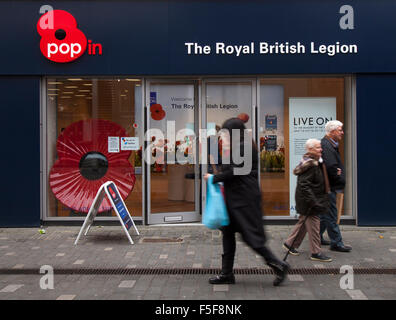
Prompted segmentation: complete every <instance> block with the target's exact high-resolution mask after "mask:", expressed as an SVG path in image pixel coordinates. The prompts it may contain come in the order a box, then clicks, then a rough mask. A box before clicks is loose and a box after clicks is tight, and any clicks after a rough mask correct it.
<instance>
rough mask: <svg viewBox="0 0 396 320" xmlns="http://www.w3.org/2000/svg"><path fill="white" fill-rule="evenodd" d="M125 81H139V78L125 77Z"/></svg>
mask: <svg viewBox="0 0 396 320" xmlns="http://www.w3.org/2000/svg"><path fill="white" fill-rule="evenodd" d="M125 80H126V81H140V79H125Z"/></svg>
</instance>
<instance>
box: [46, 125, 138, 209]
mask: <svg viewBox="0 0 396 320" xmlns="http://www.w3.org/2000/svg"><path fill="white" fill-rule="evenodd" d="M127 136H128V135H127V133H126V131H125V129H124V128H123V127H121V126H120V125H118V124H117V123H114V122H111V121H107V120H101V119H89V120H82V121H78V122H75V123H72V124H71V125H70V126H68V127H67V128H66V129H65V130H64V131H63V132H62V133H61V134H60V135H59V137H58V140H57V143H56V149H57V152H58V160H57V161H56V162H55V164H54V166H53V167H52V169H51V171H50V177H49V184H50V186H51V189H52V191H53V193H54V195H55V197H56V198H57V199H58V200H59V201H60V202H62V203H63V204H64V205H65V206H67V207H69V208H71V209H73V210H75V211H79V212H88V211H89V208H90V206H91V204H92V202H93V200H94V198H95V196H96V193H97V192H98V190H99V188H100V186H101V185H102V184H103V183H105V182H107V181H113V182H114V183H115V184H116V186H117V188H118V190H119V191H120V194H121V197H122V198H123V199H124V200H125V199H126V198H127V197H128V195H129V194H130V192H131V191H132V189H133V186H134V185H135V180H136V178H135V173H134V169H133V167H132V166H131V164H130V163H129V161H128V158H129V156H130V155H131V151H121V150H119V152H109V146H108V143H109V139H108V137H127ZM110 208H111V204H110V203H109V201H108V200H107V199H105V200H104V201H103V202H102V205H101V206H100V208H99V210H98V211H99V212H102V211H107V210H109V209H110Z"/></svg>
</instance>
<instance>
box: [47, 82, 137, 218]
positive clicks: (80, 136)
mask: <svg viewBox="0 0 396 320" xmlns="http://www.w3.org/2000/svg"><path fill="white" fill-rule="evenodd" d="M46 88H47V93H46V99H47V108H46V113H45V114H46V129H47V135H46V136H47V138H46V139H47V143H46V146H47V177H48V180H47V183H48V184H47V190H48V191H47V217H84V216H85V215H86V213H87V211H88V210H89V206H90V205H91V203H90V201H91V200H92V193H95V194H96V191H97V189H98V188H99V187H100V185H101V183H102V182H104V181H103V179H111V180H115V181H114V182H116V184H117V186H118V187H119V189H120V192H121V194H124V195H127V197H126V199H125V203H126V205H127V207H128V210H129V211H130V213H131V215H132V216H142V177H141V166H142V160H141V154H142V152H141V145H142V136H141V129H142V123H141V118H142V88H141V81H140V80H139V79H92V78H91V79H82V78H53V79H47V81H46ZM125 138H126V139H125ZM100 211H101V212H100V213H99V214H98V217H100V216H115V213H114V212H113V211H112V209H111V207H110V205H109V203H107V202H106V201H105V202H104V203H103V205H102V207H101V208H100Z"/></svg>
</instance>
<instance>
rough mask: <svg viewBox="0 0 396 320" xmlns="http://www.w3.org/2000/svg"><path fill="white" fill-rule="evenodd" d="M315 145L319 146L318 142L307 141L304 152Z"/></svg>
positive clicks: (316, 140)
mask: <svg viewBox="0 0 396 320" xmlns="http://www.w3.org/2000/svg"><path fill="white" fill-rule="evenodd" d="M317 143H319V144H320V140H318V139H308V140H307V141H305V150H307V151H309V149H312V148H313V147H314V146H315V145H316V144H317Z"/></svg>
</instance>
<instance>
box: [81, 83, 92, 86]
mask: <svg viewBox="0 0 396 320" xmlns="http://www.w3.org/2000/svg"><path fill="white" fill-rule="evenodd" d="M83 86H92V83H83Z"/></svg>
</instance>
